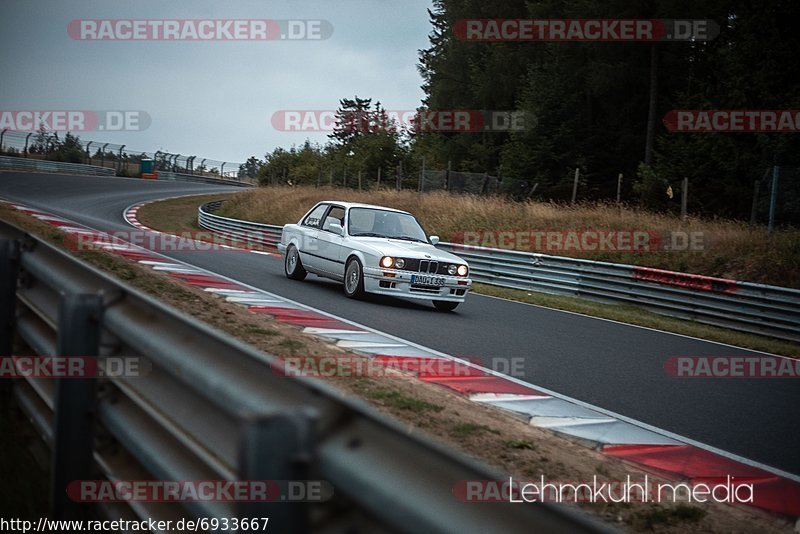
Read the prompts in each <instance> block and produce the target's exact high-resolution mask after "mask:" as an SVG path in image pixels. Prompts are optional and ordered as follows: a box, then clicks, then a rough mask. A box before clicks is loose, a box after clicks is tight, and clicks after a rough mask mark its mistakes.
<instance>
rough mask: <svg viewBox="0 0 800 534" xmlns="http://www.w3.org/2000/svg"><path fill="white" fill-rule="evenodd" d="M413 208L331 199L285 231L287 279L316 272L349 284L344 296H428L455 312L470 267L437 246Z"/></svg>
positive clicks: (469, 282) (468, 284)
mask: <svg viewBox="0 0 800 534" xmlns="http://www.w3.org/2000/svg"><path fill="white" fill-rule="evenodd" d="M438 242H439V238H438V237H437V236H431V237H430V238H429V237H428V236H427V235H426V234H425V231H424V230H423V229H422V227H421V226H420V224H419V222H417V219H416V218H415V217H414V216H413V215H411V214H410V213H407V212H405V211H400V210H395V209H392V208H385V207H381V206H373V205H370V204H354V203H351V202H337V201H332V200H331V201H324V202H320V203H319V204H317V205H316V206H314V207H313V208H311V210H310V211H309V212H308V213H306V214H305V215H304V216H303V218H302V219H300V221H299V222H298V223H297V224H287V225H286V226H284V227H283V233H282V234H281V242H280V243H279V244H278V250H279V251H280V253H281V255H282V256H283V259H284V271H285V272H286V276H287V277H289V278H291V279H293V280H303V279H304V278H305V277H306V275H307V274H308V273H313V274H316V275H317V276H322V277H325V278H331V279H333V280H337V281H340V282H344V293H345V295H347V296H348V297H351V298H358V297H361V296H362V295H363V294H364V293H365V292H366V293H378V294H381V295H393V296H397V297H404V298H412V299H425V300H430V301H432V302H433V305H434V306H435V307H436V309H438V310H442V311H451V310H453V309H455V307H456V306H458V304H459V303H460V302H464V298H465V297H466V295H467V293H468V292H469V289H470V287H471V286H472V280H470V279H469V266H468V265H467V262H465V261H464V260H462V259H461V258H459V257H458V256H455V255H453V254H450V253H448V252H444V251H442V250H439V249H437V248H436V247H435V246H434V245H436V244H437V243H438Z"/></svg>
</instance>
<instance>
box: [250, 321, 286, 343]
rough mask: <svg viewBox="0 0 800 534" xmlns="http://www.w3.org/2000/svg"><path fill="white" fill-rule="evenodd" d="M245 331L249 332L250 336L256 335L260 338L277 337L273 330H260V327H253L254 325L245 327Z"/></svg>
mask: <svg viewBox="0 0 800 534" xmlns="http://www.w3.org/2000/svg"><path fill="white" fill-rule="evenodd" d="M247 331H248V332H250V333H251V334H258V335H261V336H276V335H278V332H276V331H275V330H270V329H268V328H261V327H260V326H255V325H248V326H247ZM282 343H283V342H281V344H282Z"/></svg>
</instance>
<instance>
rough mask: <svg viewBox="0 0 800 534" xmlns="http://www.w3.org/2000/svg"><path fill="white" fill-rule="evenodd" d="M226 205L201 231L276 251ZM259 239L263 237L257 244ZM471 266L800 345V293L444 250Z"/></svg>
mask: <svg viewBox="0 0 800 534" xmlns="http://www.w3.org/2000/svg"><path fill="white" fill-rule="evenodd" d="M220 205H221V202H220V201H216V202H209V203H206V204H203V205H202V206H200V207H199V208H198V212H197V218H198V224H199V225H200V226H201V227H203V228H206V229H208V230H213V231H216V232H219V233H221V234H223V235H226V236H228V237H235V238H240V239H242V240H246V239H250V240H253V239H258V240H260V241H259V244H262V245H265V246H275V244H276V243H277V242H279V241H280V235H281V229H282V227H281V226H274V225H266V224H258V223H253V222H248V221H241V220H236V219H231V218H227V217H220V216H218V215H215V214H214V211H216V210H218V209H219V207H220ZM254 236H256V237H254ZM437 246H438V247H439V248H441V249H443V250H447V251H449V252H453V253H454V254H457V255H458V256H460V257H462V258H464V259H465V260H467V261H468V262H469V265H470V272H471V275H470V276H471V277H472V279H473V280H475V281H476V282H482V283H485V284H491V285H495V286H500V287H507V288H513V289H521V290H525V291H540V292H544V293H551V294H555V295H571V296H577V297H583V298H587V299H591V300H596V301H601V302H615V303H623V304H635V305H637V306H640V307H642V308H645V309H647V310H650V311H652V312H655V313H658V314H661V315H668V316H672V317H678V318H681V319H688V320H692V321H697V322H700V323H705V324H710V325H714V326H721V327H724V328H732V329H734V330H739V331H743V332H750V333H754V334H761V335H765V336H772V337H775V338H779V339H786V340H791V341H800V291H798V290H796V289H789V288H783V287H777V286H769V285H765V284H755V283H751V282H739V281H735V280H725V279H721V278H713V277H708V276H699V275H694V274H687V273H677V272H672V271H663V270H660V269H651V268H648V267H636V266H634V265H623V264H617V263H609V262H600V261H591V260H583V259H577V258H567V257H561V256H550V255H547V254H536V253H530V252H519V251H513V250H502V249H492V248H483V247H477V246H466V245H461V244H458V243H445V242H442V243H439V244H438V245H437Z"/></svg>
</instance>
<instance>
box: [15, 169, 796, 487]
mask: <svg viewBox="0 0 800 534" xmlns="http://www.w3.org/2000/svg"><path fill="white" fill-rule="evenodd" d="M222 191H226V192H227V191H241V189H240V188H235V187H224V186H210V185H204V184H189V183H181V182H157V181H150V180H137V179H128V178H113V177H89V176H66V175H37V174H28V173H0V197H2V198H5V199H8V200H12V201H17V202H21V203H25V204H27V205H29V206H32V207H36V208H40V209H43V210H46V211H49V212H51V213H54V214H57V215H61V216H63V217H66V218H69V219H72V220H74V221H77V222H80V223H82V224H85V225H87V226H91V227H93V228H96V229H98V230H103V231H113V230H130V229H131V227H130V226H129V225H128V224H127V223H126V222H125V221H124V219H123V217H122V212H123V210H124V209H125V208H127V207H128V206H130V205H131V204H134V203H137V202H141V201H145V200H151V199H157V198H166V197H172V196H177V195H182V194H199V193H214V192H222ZM165 254H166V255H167V256H170V257H174V258H177V259H180V260H182V261H185V262H187V263H190V264H193V265H196V266H198V267H201V268H205V269H208V270H211V271H214V272H217V273H219V274H222V275H225V276H228V277H230V278H233V279H236V280H239V281H241V282H244V283H247V284H250V285H253V286H256V287H259V288H262V289H265V290H267V291H270V292H273V293H277V294H279V295H282V296H284V297H286V298H289V299H292V300H296V301H299V302H302V303H304V304H306V305H309V306H313V307H316V308H319V309H321V310H324V311H327V312H329V313H333V314H336V315H339V316H341V317H344V318H347V319H349V320H351V321H356V322H358V323H361V324H364V325H367V326H369V327H372V328H375V329H378V330H381V331H383V332H387V333H389V334H393V335H396V336H399V337H402V338H405V339H408V340H411V341H414V342H416V343H419V344H421V345H424V346H427V347H430V348H433V349H436V350H438V351H441V352H445V353H448V354H452V355H455V356H460V357H469V358H478V359H480V360H481V361H483V364H484V365H485V366H487V367H495V368H498V367H497V366H493V365H492V358H493V357H498V358H506V359H507V358H514V357H517V358H523V359H524V378H523V377H520V378H523V379H524V380H526V381H529V382H531V383H532V384H536V385H539V386H542V387H545V388H548V389H551V390H554V391H557V392H559V393H562V394H564V395H568V396H571V397H574V398H576V399H580V400H582V401H584V402H588V403H591V404H594V405H597V406H600V407H602V408H605V409H607V410H611V411H614V412H617V413H620V414H622V415H625V416H628V417H631V418H634V419H637V420H639V421H643V422H645V423H648V424H650V425H653V426H657V427H660V428H663V429H665V430H668V431H670V432H674V433H676V434H679V435H682V436H685V437H688V438H691V439H694V440H697V441H700V442H702V443H706V444H708V445H712V446H714V447H718V448H720V449H722V450H725V451H729V452H732V453H735V454H738V455H741V456H744V457H745V458H749V459H751V460H755V461H757V462H761V463H763V464H766V465H769V466H773V467H776V468H779V469H783V470H785V471H788V472H790V473H794V474H800V454H797V453H796V452H793V451H796V444H797V443H798V442H800V411H798V409H797V406H798V400H800V395H798V393H800V381H798V380H797V379H760V380H758V379H700V378H693V379H683V378H673V377H670V376H668V375H667V374H666V373H665V372H664V368H663V365H664V363H665V362H666V360H667V359H668V358H669V357H671V356H715V355H716V356H730V355H753V354H758V353H754V352H752V351H747V350H743V349H736V348H732V347H728V346H725V345H720V344H716V343H710V342H706V341H702V340H698V339H693V338H688V337H684V336H679V335H674V334H668V333H664V332H658V331H654V330H649V329H645V328H638V327H634V326H628V325H624V324H619V323H614V322H611V321H605V320H601V319H595V318H591V317H585V316H581V315H577V314H571V313H565V312H560V311H556V310H551V309H546V308H539V307H535V306H529V305H525V304H519V303H514V302H509V301H504V300H500V299H495V298H489V297H483V296H480V295H471V296H470V297H468V298H467V301H466V302H465V303H464V304H462V305H460V306H459V308H458V309H457V310H456V312H454V313H450V314H444V313H438V312H436V311H434V309H433V307H432V306H431V305H430V304H429V303H427V302H421V303H414V302H410V301H401V300H395V299H390V298H382V297H370V298H368V300H366V301H353V300H349V299H346V298H345V297H344V295H343V293H342V289H341V286H340V285H338V284H335V283H333V282H329V281H325V280H322V279H319V278H316V277H315V276H309V277H308V278H307V279H306V281H305V282H295V281H291V280H288V279H286V278H285V277H284V274H283V265H282V263H281V261H280V259H279V258H275V257H270V256H265V255H261V254H252V253H248V252H237V251H225V252H219V251H214V252H166V253H165ZM791 356H797V355H791ZM498 370H501V371H502V370H503V369H501V368H498Z"/></svg>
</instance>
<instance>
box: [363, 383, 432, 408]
mask: <svg viewBox="0 0 800 534" xmlns="http://www.w3.org/2000/svg"><path fill="white" fill-rule="evenodd" d="M362 392H363V393H364V395H365V396H366V397H368V398H370V399H372V400H375V401H379V402H381V403H383V404H384V405H385V406H388V407H390V408H396V409H398V410H408V411H412V412H417V413H423V412H428V411H432V412H441V411H442V410H443V409H444V406H439V405H438V404H432V403H430V402H426V401H424V400H420V399H415V398H414V397H410V396H408V395H404V394H403V393H400V392H398V391H389V390H385V389H374V388H373V389H367V388H364V389H362Z"/></svg>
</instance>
